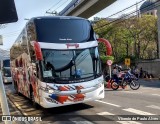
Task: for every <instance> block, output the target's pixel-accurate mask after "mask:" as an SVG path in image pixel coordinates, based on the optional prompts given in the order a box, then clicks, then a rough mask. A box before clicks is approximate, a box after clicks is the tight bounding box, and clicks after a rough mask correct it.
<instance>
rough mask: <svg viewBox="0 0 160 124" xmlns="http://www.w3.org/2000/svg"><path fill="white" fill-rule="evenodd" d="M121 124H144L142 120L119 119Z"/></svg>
mask: <svg viewBox="0 0 160 124" xmlns="http://www.w3.org/2000/svg"><path fill="white" fill-rule="evenodd" d="M117 122H118V123H120V124H142V123H140V122H136V121H117Z"/></svg>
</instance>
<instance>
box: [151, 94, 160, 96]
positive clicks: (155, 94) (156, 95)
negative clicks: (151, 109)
mask: <svg viewBox="0 0 160 124" xmlns="http://www.w3.org/2000/svg"><path fill="white" fill-rule="evenodd" d="M152 95H153V96H160V94H152Z"/></svg>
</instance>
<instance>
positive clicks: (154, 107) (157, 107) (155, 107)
mask: <svg viewBox="0 0 160 124" xmlns="http://www.w3.org/2000/svg"><path fill="white" fill-rule="evenodd" d="M146 107H148V108H153V109H159V110H160V107H159V106H156V105H150V106H146Z"/></svg>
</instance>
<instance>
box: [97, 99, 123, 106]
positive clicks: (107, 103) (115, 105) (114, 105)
mask: <svg viewBox="0 0 160 124" xmlns="http://www.w3.org/2000/svg"><path fill="white" fill-rule="evenodd" d="M95 101H96V102H100V103H104V104H107V105H112V106H115V107H121V106H120V105H116V104H112V103H109V102H104V101H101V100H95Z"/></svg>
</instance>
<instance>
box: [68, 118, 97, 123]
mask: <svg viewBox="0 0 160 124" xmlns="http://www.w3.org/2000/svg"><path fill="white" fill-rule="evenodd" d="M69 120H70V121H72V122H73V123H75V124H94V123H92V122H90V121H87V120H86V119H84V118H81V117H76V118H71V119H69Z"/></svg>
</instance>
